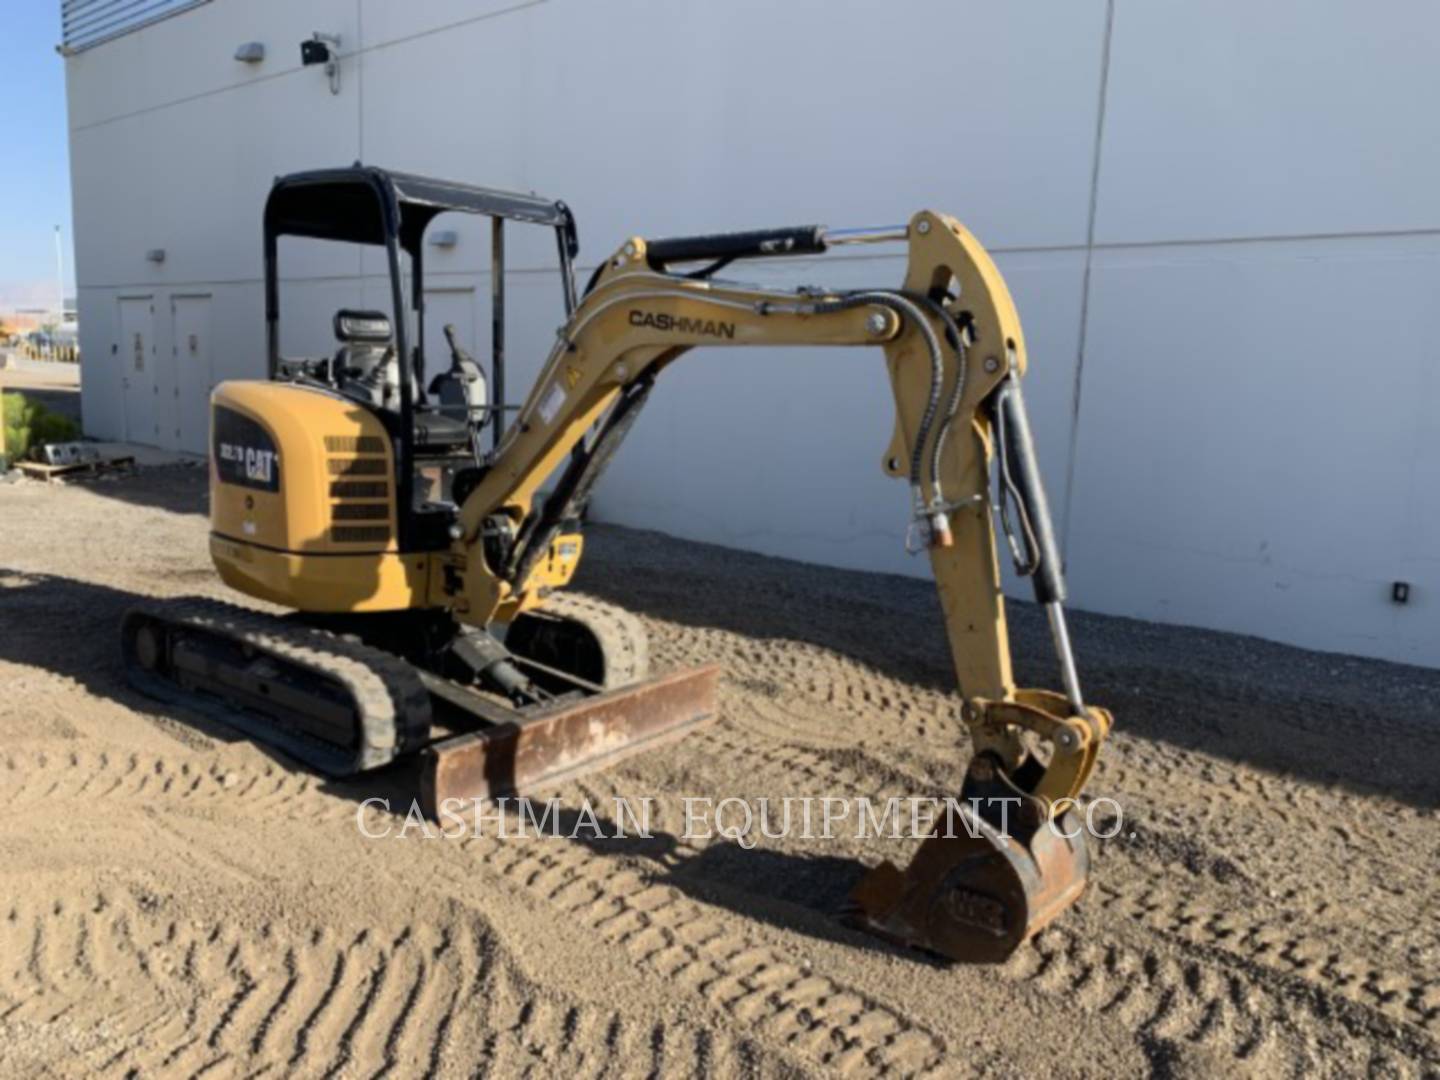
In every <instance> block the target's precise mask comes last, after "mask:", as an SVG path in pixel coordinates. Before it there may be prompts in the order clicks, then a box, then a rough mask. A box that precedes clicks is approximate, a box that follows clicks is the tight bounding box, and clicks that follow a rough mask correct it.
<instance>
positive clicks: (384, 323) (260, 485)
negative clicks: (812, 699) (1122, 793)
mask: <svg viewBox="0 0 1440 1080" xmlns="http://www.w3.org/2000/svg"><path fill="white" fill-rule="evenodd" d="M446 213H468V214H474V215H480V216H481V217H483V218H488V219H489V221H490V248H491V267H490V270H491V273H490V286H491V290H492V295H491V307H492V337H493V340H492V343H491V345H492V355H491V357H490V362H489V364H488V365H482V364H480V363H478V362H477V361H475V360H474V359H473V358H472V357H471V356H470V355H469V354H468V353H467V352H466V351H465V349H464V348H463V347H462V346H461V343H460V342H459V341H458V340H457V337H456V335H455V334H454V332H453V330H452V329H451V328H450V327H446V328H445V336H446V338H447V344H448V349H447V351H448V353H449V359H448V363H447V364H445V365H444V366H443V368H442V367H441V366H439V365H435V370H429V365H427V358H428V357H429V356H430V355H431V353H432V349H433V344H434V343H431V342H427V341H425V340H424V328H425V318H424V303H425V291H424V266H423V262H424V253H425V248H426V233H427V230H428V229H429V227H430V226H431V224H432V222H433V221H434V220H435V218H436V217H438V216H439V215H441V214H446ZM522 226H523V227H535V228H540V229H549V230H552V231H553V233H554V236H555V241H556V250H557V251H558V262H559V275H558V276H559V279H560V292H561V297H562V300H563V304H564V312H565V318H564V322H563V324H562V325H561V326H560V328H559V331H558V333H557V335H556V340H555V343H554V346H553V348H552V349H551V351H550V355H549V357H548V359H547V360H546V362H545V364H544V366H543V368H542V369H541V371H540V374H539V377H538V378H537V379H536V381H535V383H534V385H533V386H532V387H531V389H530V391H529V394H528V395H527V396H526V398H525V400H524V402H523V404H520V405H519V406H518V407H516V406H512V405H509V404H507V403H506V398H505V386H504V377H505V344H504V340H505V319H504V312H505V269H506V268H505V241H506V236H507V231H506V230H507V228H515V227H522ZM281 237H300V238H311V239H314V240H322V241H333V242H340V243H348V244H361V245H369V246H372V247H374V248H378V249H380V250H382V251H383V252H384V256H385V259H386V262H387V265H388V270H389V296H388V298H387V299H388V305H389V307H390V308H391V310H392V312H393V318H392V317H391V315H387V314H386V313H385V312H384V311H377V310H368V309H366V310H360V309H344V310H341V311H339V312H337V313H336V314H335V316H334V333H335V336H336V338H337V343H336V348H335V351H334V352H333V353H327V354H326V355H321V356H282V355H281V349H280V319H281V309H280V288H279V282H280V277H279V265H278V261H279V260H278V252H279V240H280V238H281ZM264 242H265V319H266V327H267V346H268V373H269V378H268V379H266V380H254V381H232V382H224V383H221V384H220V385H219V386H217V387H216V388H215V391H214V393H213V395H212V398H211V448H210V449H211V461H210V485H211V491H210V494H211V502H210V516H211V520H210V525H211V533H210V550H211V555H212V557H213V560H214V563H215V566H216V568H217V569H218V571H219V573H220V576H221V578H222V579H223V580H224V581H225V582H226V584H228V585H229V586H231V587H232V588H234V589H236V590H238V591H239V592H241V593H244V594H246V595H247V596H250V597H254V598H257V599H260V600H263V601H268V602H270V603H272V604H276V605H280V606H282V607H283V608H286V609H288V610H289V612H290V613H289V614H288V615H276V614H267V613H263V612H261V611H258V610H255V609H251V608H245V607H236V606H232V605H228V604H223V603H220V602H217V601H211V600H196V599H181V600H174V601H159V602H149V603H145V604H142V605H140V606H137V607H136V608H134V609H133V610H131V611H130V612H128V613H127V615H126V617H125V619H124V623H123V627H122V651H123V656H124V661H125V666H126V671H127V674H128V677H129V678H130V679H131V681H132V682H133V683H134V684H135V685H136V686H138V687H140V688H141V689H142V690H144V691H146V692H147V693H150V694H152V695H154V696H156V697H159V698H161V699H163V700H166V701H169V702H173V703H176V704H179V705H182V706H184V707H188V708H191V709H199V710H202V711H206V712H209V713H212V714H214V715H217V716H219V717H221V718H222V719H223V720H224V721H225V722H226V723H229V724H232V725H235V726H237V727H239V728H241V729H242V730H244V731H246V732H248V733H250V734H252V735H254V736H255V737H256V738H258V739H261V740H263V741H265V742H267V743H269V744H271V745H273V746H276V747H278V748H279V749H281V750H282V751H284V752H285V753H288V754H289V755H291V756H293V757H295V758H297V759H299V760H300V761H301V762H303V763H305V764H307V765H309V766H310V767H313V768H316V769H318V770H321V771H323V772H325V773H327V774H330V775H336V776H345V775H350V774H354V773H358V772H362V771H364V770H369V769H374V768H378V767H380V766H384V765H386V764H388V763H390V762H392V761H394V760H396V759H399V758H414V759H418V766H419V775H420V789H421V795H422V798H423V802H424V805H425V808H426V810H427V812H429V813H432V814H438V813H439V812H440V811H442V810H443V809H445V808H446V807H447V806H450V805H454V804H453V803H452V802H451V800H470V799H486V798H495V797H498V796H502V795H508V794H511V793H523V792H525V791H529V790H534V789H536V788H539V787H548V786H552V785H554V784H556V783H558V782H560V781H562V780H565V779H567V778H569V777H572V776H576V775H579V774H580V773H582V772H585V771H587V770H591V769H595V768H598V767H602V766H606V765H609V764H611V763H613V762H616V761H618V760H620V759H622V758H624V757H626V756H628V755H631V754H634V753H637V752H640V751H643V750H648V749H651V748H654V747H657V746H659V745H661V744H663V743H664V742H666V741H668V740H671V739H675V738H678V737H680V736H682V735H684V734H685V733H686V732H688V731H691V730H693V729H695V728H696V727H697V726H699V725H702V724H705V723H707V722H709V721H711V720H713V719H714V718H715V716H716V712H717V706H716V679H717V675H718V669H717V668H716V667H715V666H713V665H712V666H708V667H701V668H697V669H691V670H685V671H678V672H671V673H668V674H665V675H662V676H660V677H658V678H650V677H649V671H648V667H649V662H648V653H647V647H646V642H645V634H644V629H643V627H642V625H641V623H640V621H639V620H638V619H637V618H635V617H634V616H633V615H630V614H628V613H627V612H625V611H623V610H621V609H619V608H616V607H613V606H610V605H605V604H602V603H600V602H598V601H594V600H591V599H588V598H585V597H575V596H568V595H566V594H565V593H564V592H563V591H562V590H563V589H564V587H565V586H566V584H568V583H569V581H570V580H571V578H572V576H573V575H574V573H575V569H576V566H577V565H578V562H579V559H580V556H581V552H582V550H583V544H584V541H583V536H582V531H581V529H582V522H583V518H584V513H585V509H586V505H587V502H588V500H589V498H590V495H591V492H592V490H593V489H594V486H595V483H596V480H597V479H598V477H599V476H600V474H601V472H602V471H603V469H604V468H605V466H606V463H607V462H608V461H609V460H610V459H611V457H612V456H613V454H614V453H615V450H616V448H617V447H618V446H619V444H620V442H621V440H622V439H623V438H624V437H625V434H626V433H627V432H628V431H629V430H630V428H631V426H632V425H633V424H634V422H635V420H636V417H637V416H638V415H639V413H640V410H641V407H642V406H643V405H644V404H645V402H646V400H647V399H648V398H649V396H650V392H651V389H652V387H653V385H654V383H655V380H656V378H657V377H658V376H659V375H660V374H661V373H662V372H663V371H664V370H665V369H666V368H667V367H669V366H670V365H671V364H672V363H674V362H675V361H677V360H678V359H680V358H681V357H682V356H683V355H684V354H685V353H687V352H688V351H690V350H691V349H694V348H697V347H706V348H713V347H724V348H733V347H742V346H754V345H763V346H768V347H773V346H780V345H837V346H878V347H879V349H880V350H881V352H882V353H883V355H884V361H885V365H886V369H887V371H888V373H889V377H890V382H891V385H892V387H893V390H894V400H895V428H894V434H893V436H892V437H891V440H890V443H889V446H888V447H887V448H886V449H885V451H884V454H883V455H882V457H881V467H882V468H883V469H884V471H885V472H886V473H888V474H889V475H891V476H893V477H895V478H897V479H902V480H904V481H906V482H907V483H908V485H909V492H910V521H909V527H908V532H907V538H906V544H907V547H909V548H910V550H911V551H912V552H916V553H919V552H922V551H923V552H925V553H926V554H928V556H929V559H930V563H931V567H932V569H933V572H934V576H935V581H936V584H937V586H938V588H939V592H940V599H941V604H942V608H943V612H944V618H945V627H946V632H947V634H948V636H949V642H950V649H951V653H952V656H953V659H954V664H955V671H956V674H957V676H958V680H959V688H960V699H959V702H958V709H959V712H960V715H961V717H962V719H963V721H964V723H965V724H966V726H967V728H968V730H969V732H970V735H971V740H972V742H973V744H974V754H973V757H972V758H971V761H970V764H969V767H968V769H967V771H966V773H965V777H964V780H963V782H962V783H961V784H960V786H959V789H958V792H957V797H956V798H955V799H953V800H952V801H951V802H950V803H949V810H948V812H947V815H946V816H945V819H944V820H943V821H942V822H941V824H940V825H939V826H938V827H937V828H936V830H935V833H934V834H933V835H931V836H930V837H928V838H927V839H926V840H925V841H924V842H923V843H922V845H921V846H920V848H919V850H918V852H917V853H916V855H915V857H914V859H913V860H912V862H911V864H910V865H909V867H908V868H906V869H905V870H904V871H901V870H900V869H898V868H896V867H895V866H894V865H892V864H890V863H882V864H881V865H879V866H877V867H875V868H873V869H872V870H870V871H869V872H868V873H867V874H866V875H865V876H864V877H863V878H862V880H861V881H860V882H859V884H858V885H857V887H856V888H855V890H854V893H853V896H852V907H853V910H852V915H853V917H854V919H855V920H856V921H858V922H859V923H860V924H861V925H863V926H865V927H867V928H869V929H870V930H872V931H874V932H876V933H878V934H881V935H883V936H885V937H888V938H890V939H891V940H894V941H898V942H903V943H905V944H908V945H912V946H915V947H918V948H921V949H925V950H929V951H931V952H933V953H937V954H939V955H942V956H945V957H949V958H951V959H955V960H962V961H976V962H987V961H999V960H1002V959H1004V958H1005V957H1006V956H1008V955H1010V954H1011V953H1012V952H1013V951H1014V950H1015V949H1016V948H1017V947H1018V946H1019V945H1020V944H1021V943H1022V942H1024V941H1025V940H1026V939H1027V938H1028V937H1030V936H1031V935H1032V934H1034V933H1035V932H1036V931H1037V930H1038V929H1039V928H1040V927H1042V926H1044V925H1045V924H1046V923H1047V922H1049V921H1050V920H1051V919H1053V918H1054V917H1055V916H1056V915H1057V914H1059V913H1060V912H1061V911H1063V910H1064V909H1065V908H1066V907H1067V906H1068V905H1070V904H1071V903H1073V902H1074V901H1075V900H1076V899H1077V898H1078V897H1079V895H1080V893H1081V892H1082V891H1083V889H1084V887H1085V882H1086V876H1087V872H1088V865H1089V860H1088V854H1087V848H1086V845H1085V841H1084V838H1083V831H1082V830H1081V828H1080V827H1079V824H1078V822H1077V820H1076V813H1075V806H1076V803H1075V800H1076V799H1077V798H1078V797H1079V795H1080V793H1081V790H1082V788H1083V786H1084V784H1085V781H1086V779H1087V777H1088V776H1089V775H1090V772H1091V770H1092V768H1093V767H1094V764H1095V758H1096V755H1097V753H1098V752H1099V749H1100V746H1101V744H1102V743H1103V742H1104V740H1105V737H1106V735H1107V733H1108V731H1109V729H1110V726H1111V717H1110V714H1109V713H1108V712H1106V711H1105V710H1104V709H1101V708H1098V707H1096V706H1094V705H1090V704H1087V703H1086V702H1085V700H1084V698H1083V697H1082V695H1081V690H1080V683H1079V679H1078V676H1077V674H1076V671H1075V664H1074V660H1073V658H1072V653H1071V646H1070V640H1069V637H1068V633H1067V630H1066V623H1065V615H1064V610H1063V607H1062V602H1063V600H1064V581H1063V578H1062V575H1061V565H1060V559H1059V555H1058V553H1057V548H1056V543H1055V539H1054V530H1053V528H1052V526H1051V521H1050V516H1049V512H1048V510H1047V508H1046V502H1045V495H1044V490H1043V487H1042V485H1041V480H1040V471H1039V468H1038V466H1037V464H1036V459H1035V450H1034V444H1033V440H1032V437H1031V431H1030V427H1029V422H1028V420H1027V417H1026V412H1025V407H1024V401H1023V398H1022V396H1021V390H1020V380H1021V376H1022V375H1023V373H1024V371H1025V365H1026V355H1025V339H1024V337H1023V336H1022V334H1021V330H1020V321H1019V318H1018V317H1017V315H1016V310H1015V305H1014V302H1013V301H1012V300H1011V297H1010V294H1009V291H1008V290H1007V289H1006V286H1005V283H1004V281H1003V280H1002V278H1001V276H1000V273H999V271H998V270H997V269H996V267H995V264H994V263H993V262H992V261H991V259H990V257H989V256H988V255H987V253H986V252H985V250H984V249H983V248H982V247H981V246H980V244H979V243H978V242H977V241H976V240H975V238H974V237H973V236H971V234H970V233H969V232H967V231H966V230H965V229H964V228H963V227H962V226H961V225H960V223H959V222H957V221H956V220H955V219H953V218H950V217H947V216H945V215H944V214H939V213H933V212H930V211H922V212H920V213H917V214H915V215H914V217H912V218H911V219H910V221H909V222H908V224H906V225H903V226H896V227H891V228H878V229H829V228H825V227H821V226H806V227H798V228H797V227H789V228H777V229H764V230H754V231H747V232H734V233H720V234H713V235H703V236H685V237H673V238H666V239H651V240H646V239H643V238H641V237H634V238H632V239H630V240H627V241H626V242H625V243H624V244H623V245H621V247H620V248H619V249H618V250H617V251H615V252H614V254H612V255H611V256H609V257H608V258H607V259H605V260H604V261H603V262H602V263H601V264H600V265H599V267H598V268H597V269H596V270H595V272H594V274H593V275H592V276H591V278H590V280H589V283H588V285H587V286H586V288H585V289H584V291H583V294H579V295H577V290H576V286H575V277H574V260H575V257H576V255H577V253H578V243H577V239H576V230H575V222H574V218H573V216H572V214H571V212H570V210H569V209H568V208H567V207H566V205H565V204H564V203H563V202H558V201H552V200H547V199H543V198H540V197H537V196H535V195H529V194H516V193H511V192H505V191H499V190H495V189H490V188H482V187H476V186H473V185H468V184H460V183H453V182H449V181H443V180H436V179H432V178H427V177H421V176H414V175H409V174H404V173H398V172H391V171H386V170H382V169H377V168H373V167H368V166H361V165H358V164H357V165H355V166H353V167H349V168H340V169H328V170H316V171H310V172H303V173H296V174H292V175H289V176H285V177H282V178H280V179H278V180H277V181H276V182H275V185H274V187H273V188H272V190H271V192H270V195H269V197H268V199H267V201H266V206H265V215H264ZM885 243H891V244H903V245H905V246H906V248H907V249H908V259H909V261H908V267H907V270H906V274H905V279H904V282H903V283H902V284H901V285H900V286H899V287H878V288H873V289H860V290H834V291H832V290H827V289H821V288H803V289H797V290H784V289H775V288H765V287H759V286H754V285H747V284H742V283H738V282H735V281H731V280H729V279H727V278H722V277H721V276H720V272H721V271H722V270H723V269H724V268H725V267H727V266H728V265H730V264H731V263H734V262H736V261H740V260H751V259H774V258H783V257H786V256H792V257H794V256H810V257H814V256H819V255H821V254H823V253H825V252H826V251H828V250H830V249H833V248H838V247H843V246H848V245H859V244H885ZM412 336H413V338H414V340H413V341H412V340H411V338H412ZM434 351H438V350H434ZM487 367H488V371H487ZM997 520H998V522H999V523H1000V527H1001V531H1003V533H1004V535H1005V537H1006V538H1007V540H1008V542H1009V546H1010V548H1011V554H1012V555H1013V557H1014V559H1015V561H1016V565H1017V568H1018V569H1019V570H1020V572H1021V573H1022V574H1026V575H1029V576H1030V577H1031V578H1032V580H1033V582H1034V588H1035V593H1036V597H1037V599H1038V600H1039V602H1040V603H1041V604H1043V605H1044V607H1045V609H1046V611H1047V613H1048V616H1049V621H1050V626H1051V629H1052V632H1053V638H1054V643H1055V647H1056V652H1057V654H1058V658H1059V671H1060V681H1061V685H1062V687H1063V690H1062V691H1061V692H1058V693H1056V692H1051V691H1047V690H1029V689H1021V688H1017V687H1016V686H1015V684H1014V680H1013V677H1012V673H1011V662H1010V651H1009V643H1008V638H1007V633H1006V625H1005V603H1004V597H1003V595H1002V593H1001V582H1000V570H999V563H998V558H997V552H996V527H995V523H996V521H997Z"/></svg>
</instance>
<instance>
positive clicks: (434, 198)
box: [265, 164, 579, 258]
mask: <svg viewBox="0 0 1440 1080" xmlns="http://www.w3.org/2000/svg"><path fill="white" fill-rule="evenodd" d="M452 210H454V211H460V212H463V213H470V214H485V215H488V216H490V217H499V218H506V219H508V220H510V221H524V222H528V223H530V224H534V225H548V226H550V227H552V228H555V229H560V230H562V231H563V234H564V237H565V243H566V247H567V249H568V250H569V253H570V256H571V258H573V257H574V256H575V255H576V253H577V252H578V249H579V245H578V243H577V242H576V238H575V219H574V217H573V216H572V215H571V213H570V208H569V207H567V206H566V205H565V204H564V203H563V202H560V201H558V200H550V199H542V198H540V197H539V196H538V195H522V194H520V193H518V192H513V191H501V190H499V189H497V188H485V187H476V186H475V185H473V184H461V183H456V182H455V181H453V180H437V179H434V178H433V177H428V176H415V175H413V174H411V173H400V172H391V171H389V170H387V169H379V168H376V167H374V166H371V165H359V164H356V165H353V166H351V167H350V168H341V169H316V170H313V171H309V172H298V173H291V174H290V175H289V176H282V177H279V178H278V179H277V180H276V181H275V186H274V187H273V188H271V189H270V197H269V199H267V200H266V202H265V231H266V234H267V235H268V236H271V237H274V236H309V237H314V238H316V239H319V240H343V241H348V242H350V243H355V244H384V243H385V238H386V234H387V232H388V231H389V229H390V228H393V230H394V232H395V234H396V236H397V237H398V238H399V241H400V246H401V247H403V248H404V249H405V250H406V251H408V252H410V253H411V254H412V255H414V254H415V253H416V252H417V251H418V250H419V247H420V241H421V239H422V237H424V235H425V230H426V228H427V227H428V226H429V224H430V222H431V221H432V220H433V219H434V218H435V217H436V216H437V215H439V214H443V213H447V212H449V211H452ZM392 222H393V224H392Z"/></svg>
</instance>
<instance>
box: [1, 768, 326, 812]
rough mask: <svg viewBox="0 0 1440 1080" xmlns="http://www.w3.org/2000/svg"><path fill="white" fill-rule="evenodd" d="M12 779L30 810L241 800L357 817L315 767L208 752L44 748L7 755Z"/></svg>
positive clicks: (13, 798) (14, 801) (19, 802)
mask: <svg viewBox="0 0 1440 1080" xmlns="http://www.w3.org/2000/svg"><path fill="white" fill-rule="evenodd" d="M5 764H6V768H7V769H8V770H9V771H10V772H11V773H12V774H14V776H13V779H14V783H13V785H12V786H11V787H10V789H9V790H7V791H6V799H7V803H8V805H10V806H12V807H15V808H17V809H27V808H29V807H31V806H34V805H36V804H47V805H48V804H50V803H61V802H72V801H83V802H85V803H86V804H87V805H96V804H98V805H105V804H107V803H110V802H141V803H148V804H155V803H177V802H178V803H184V804H188V805H196V806H199V805H208V804H211V803H232V804H233V803H235V802H240V803H243V805H244V807H245V810H246V813H247V814H250V815H260V816H275V815H279V816H282V817H287V818H291V819H301V818H303V819H305V820H309V821H313V820H315V815H316V811H317V810H318V809H321V808H322V807H324V808H326V809H328V810H329V811H330V812H331V813H333V816H335V817H337V818H340V817H344V816H347V815H353V813H354V803H353V802H351V801H350V800H349V799H347V798H345V797H344V796H343V795H339V794H330V793H327V792H325V791H324V790H322V788H321V783H322V781H321V780H320V779H319V778H318V777H316V776H314V775H313V774H311V773H308V772H305V771H303V770H301V769H299V768H298V767H297V768H286V767H285V766H283V765H279V764H266V765H262V766H258V767H257V766H245V765H234V766H226V765H221V764H218V763H216V762H213V761H211V760H208V759H207V757H206V756H203V755H202V756H199V757H197V758H194V759H189V760H179V761H177V760H175V759H173V758H171V757H167V756H163V755H157V754H140V753H135V752H125V753H117V752H115V751H98V752H97V751H75V752H72V753H69V754H66V755H64V756H62V757H57V756H55V755H52V754H46V753H44V752H43V751H41V752H36V753H34V754H32V755H28V756H24V755H15V754H11V755H7V757H6V762H5Z"/></svg>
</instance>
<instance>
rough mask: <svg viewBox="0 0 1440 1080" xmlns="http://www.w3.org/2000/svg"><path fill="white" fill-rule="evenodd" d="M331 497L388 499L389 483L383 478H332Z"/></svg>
mask: <svg viewBox="0 0 1440 1080" xmlns="http://www.w3.org/2000/svg"><path fill="white" fill-rule="evenodd" d="M330 497H331V498H332V499H388V498H389V497H390V485H389V484H387V483H386V482H385V481H384V480H332V481H330Z"/></svg>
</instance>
